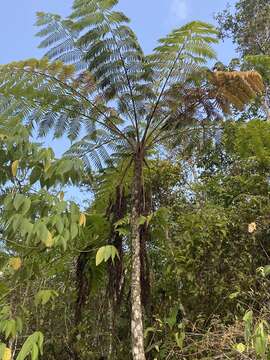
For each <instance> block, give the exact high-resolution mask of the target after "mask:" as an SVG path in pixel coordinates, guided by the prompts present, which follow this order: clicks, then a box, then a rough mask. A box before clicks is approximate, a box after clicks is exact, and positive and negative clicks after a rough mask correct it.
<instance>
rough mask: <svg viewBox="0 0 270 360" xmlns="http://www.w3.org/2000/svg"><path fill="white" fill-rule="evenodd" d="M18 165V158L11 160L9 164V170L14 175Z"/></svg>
mask: <svg viewBox="0 0 270 360" xmlns="http://www.w3.org/2000/svg"><path fill="white" fill-rule="evenodd" d="M18 166H19V160H15V161H13V163H12V165H11V172H12V175H13V176H14V177H15V176H16V175H17V170H18Z"/></svg>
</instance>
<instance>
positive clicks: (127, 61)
mask: <svg viewBox="0 0 270 360" xmlns="http://www.w3.org/2000/svg"><path fill="white" fill-rule="evenodd" d="M117 2H118V1H115V0H106V1H105V0H90V1H85V0H76V1H75V2H74V5H73V13H72V15H71V19H72V20H74V21H75V22H76V29H78V30H79V31H81V32H82V36H81V38H80V40H79V44H80V45H81V46H83V47H85V48H86V49H87V55H86V60H87V62H88V64H89V69H90V71H91V73H92V74H93V76H94V78H95V80H96V82H97V86H98V88H100V89H101V90H102V92H103V93H104V95H105V97H106V99H108V100H110V99H116V100H118V102H119V106H120V107H121V109H122V111H123V112H125V114H126V115H127V116H128V117H129V118H130V120H131V121H132V122H133V125H134V126H136V127H137V123H138V113H140V112H141V111H142V109H143V108H144V106H142V105H141V103H142V102H145V100H146V99H145V97H144V98H142V96H141V92H138V90H137V89H138V87H139V86H146V80H147V79H148V77H149V76H148V75H149V72H147V71H146V67H145V64H144V54H143V51H142V49H141V47H140V45H139V43H138V40H137V37H136V35H135V34H134V32H133V31H132V30H131V29H130V28H129V27H128V26H127V23H128V22H129V19H128V18H127V17H126V16H125V15H124V14H123V13H121V12H118V11H114V10H113V7H114V5H116V4H117ZM148 92H149V91H148Z"/></svg>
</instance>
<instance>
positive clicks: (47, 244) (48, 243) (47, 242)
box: [45, 231, 54, 248]
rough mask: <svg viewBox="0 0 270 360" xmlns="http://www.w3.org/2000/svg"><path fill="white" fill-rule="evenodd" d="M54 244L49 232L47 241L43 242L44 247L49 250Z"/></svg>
mask: <svg viewBox="0 0 270 360" xmlns="http://www.w3.org/2000/svg"><path fill="white" fill-rule="evenodd" d="M53 244H54V240H53V237H52V234H51V233H50V231H48V238H47V240H46V241H45V245H46V246H47V247H48V248H51V247H52V246H53Z"/></svg>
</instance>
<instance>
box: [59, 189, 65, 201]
mask: <svg viewBox="0 0 270 360" xmlns="http://www.w3.org/2000/svg"><path fill="white" fill-rule="evenodd" d="M64 196H65V194H64V192H63V191H61V192H60V193H59V199H60V200H61V201H63V199H64Z"/></svg>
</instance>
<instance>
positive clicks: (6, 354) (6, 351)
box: [3, 348, 11, 360]
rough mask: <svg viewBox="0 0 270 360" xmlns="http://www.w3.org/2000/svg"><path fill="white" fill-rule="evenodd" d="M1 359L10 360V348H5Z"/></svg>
mask: <svg viewBox="0 0 270 360" xmlns="http://www.w3.org/2000/svg"><path fill="white" fill-rule="evenodd" d="M3 360H11V349H9V348H6V349H5V352H4V356H3Z"/></svg>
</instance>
